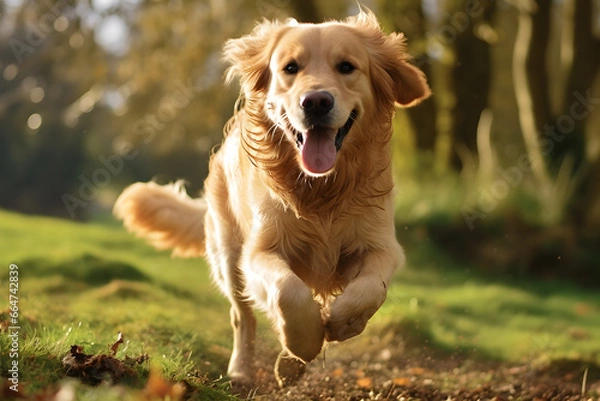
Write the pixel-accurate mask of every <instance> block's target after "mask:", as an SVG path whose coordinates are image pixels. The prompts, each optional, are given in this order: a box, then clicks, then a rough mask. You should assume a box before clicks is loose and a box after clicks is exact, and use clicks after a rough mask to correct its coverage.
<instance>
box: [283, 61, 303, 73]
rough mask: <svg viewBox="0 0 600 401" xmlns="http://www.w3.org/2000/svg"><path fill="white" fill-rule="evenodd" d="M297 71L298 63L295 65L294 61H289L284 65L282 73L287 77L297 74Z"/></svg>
mask: <svg viewBox="0 0 600 401" xmlns="http://www.w3.org/2000/svg"><path fill="white" fill-rule="evenodd" d="M299 69H300V68H299V67H298V63H296V62H295V61H290V62H289V63H287V64H286V65H285V67H283V71H284V72H285V73H286V74H289V75H294V74H297V73H298V70H299Z"/></svg>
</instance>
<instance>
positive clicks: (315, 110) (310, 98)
mask: <svg viewBox="0 0 600 401" xmlns="http://www.w3.org/2000/svg"><path fill="white" fill-rule="evenodd" d="M333 103H334V100H333V95H332V94H331V93H329V92H326V91H313V92H307V93H305V94H304V95H303V96H302V97H300V107H301V108H302V109H303V110H304V113H306V114H307V115H313V116H324V115H325V114H327V113H329V111H331V109H332V108H333Z"/></svg>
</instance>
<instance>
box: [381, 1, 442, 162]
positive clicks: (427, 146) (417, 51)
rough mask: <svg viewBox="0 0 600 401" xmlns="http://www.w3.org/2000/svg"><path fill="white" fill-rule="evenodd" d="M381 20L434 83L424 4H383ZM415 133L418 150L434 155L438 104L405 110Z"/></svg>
mask: <svg viewBox="0 0 600 401" xmlns="http://www.w3.org/2000/svg"><path fill="white" fill-rule="evenodd" d="M381 11H382V13H381V14H382V18H384V19H386V21H385V22H387V23H388V24H389V26H390V27H391V29H393V30H394V31H395V32H402V33H404V35H405V36H406V38H407V40H408V46H409V53H410V54H411V56H413V57H414V64H415V65H417V66H418V67H419V68H420V69H421V70H422V71H423V72H424V73H425V76H426V77H427V78H428V79H429V80H431V76H432V71H431V70H432V68H431V60H430V58H429V56H428V55H427V51H426V50H427V49H426V40H427V38H426V33H427V21H426V20H425V15H423V8H422V6H421V0H410V1H402V2H400V1H390V0H383V1H381ZM405 112H406V114H407V116H408V118H409V120H410V122H411V124H412V126H413V131H414V133H415V144H416V147H417V150H419V151H421V152H423V153H429V154H431V155H432V154H433V153H434V152H435V143H436V140H437V124H436V118H435V116H436V115H437V107H436V104H435V100H434V99H433V98H429V99H427V100H425V101H424V102H423V103H421V104H420V105H419V107H411V108H409V109H406V110H405Z"/></svg>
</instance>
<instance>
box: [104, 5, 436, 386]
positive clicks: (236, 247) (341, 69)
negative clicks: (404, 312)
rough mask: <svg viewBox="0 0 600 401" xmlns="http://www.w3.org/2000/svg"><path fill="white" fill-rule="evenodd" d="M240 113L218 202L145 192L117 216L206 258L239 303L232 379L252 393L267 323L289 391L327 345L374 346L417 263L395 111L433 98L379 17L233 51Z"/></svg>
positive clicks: (260, 34)
mask: <svg viewBox="0 0 600 401" xmlns="http://www.w3.org/2000/svg"><path fill="white" fill-rule="evenodd" d="M224 60H225V61H226V62H227V63H228V64H229V68H228V70H227V71H226V81H227V82H231V81H233V80H235V79H239V82H240V86H241V93H240V100H239V102H238V106H237V111H236V112H235V113H234V116H233V117H232V118H231V119H230V120H229V122H228V123H227V124H226V127H225V129H224V141H223V143H222V145H221V147H220V148H219V149H218V150H217V151H216V152H214V153H213V154H212V155H211V159H210V162H209V174H208V177H207V179H206V181H205V184H204V195H203V196H202V197H201V198H198V199H192V198H190V197H188V196H187V195H186V192H185V188H184V187H183V185H182V184H181V183H180V182H177V183H172V184H168V185H164V186H161V185H157V184H155V183H153V182H150V183H136V184H133V185H131V186H130V187H128V188H127V189H125V190H124V191H123V193H122V194H121V195H120V196H119V198H118V199H117V201H116V203H115V206H114V214H115V216H116V217H117V218H119V219H122V220H123V221H124V225H125V226H126V228H127V229H129V230H130V231H132V232H134V233H136V234H137V235H139V236H142V237H145V238H147V239H148V240H149V242H150V243H151V244H152V245H154V246H155V247H156V248H158V249H173V254H174V255H175V256H182V257H195V256H202V255H205V256H206V257H207V259H208V261H209V264H210V265H211V267H212V274H213V278H214V281H215V282H216V283H217V284H218V287H219V288H220V289H221V290H222V292H223V293H224V294H225V296H226V297H227V298H229V300H230V301H231V325H232V327H233V332H234V335H233V351H232V354H231V359H230V362H229V367H228V372H227V373H228V376H229V377H230V378H231V380H232V381H234V382H237V383H252V381H253V378H254V375H253V372H254V368H253V361H254V358H255V356H254V344H255V329H256V320H255V317H254V314H253V308H257V309H260V310H262V311H264V312H265V313H266V315H267V316H268V317H269V319H270V320H271V322H272V323H273V326H274V330H275V331H276V332H277V335H278V336H279V340H280V342H281V346H282V351H281V353H280V355H279V357H278V359H277V361H276V363H275V375H276V378H277V380H278V382H279V384H280V385H282V386H283V385H285V384H288V383H291V382H293V381H294V380H296V379H297V378H298V377H299V376H300V375H301V374H302V372H303V370H304V366H305V364H306V363H307V362H309V361H311V360H313V359H314V358H315V357H317V356H318V355H319V353H320V351H321V348H322V347H323V344H324V342H326V341H344V340H346V339H348V338H351V337H353V336H356V335H358V334H360V333H361V332H362V331H363V330H364V329H365V326H366V324H367V321H368V320H369V319H370V318H371V316H372V315H373V314H374V313H375V312H376V311H377V310H378V309H379V307H380V306H381V305H382V304H383V302H384V300H385V298H386V294H387V289H388V286H389V284H390V280H391V278H392V273H393V272H394V270H395V269H396V268H397V267H398V266H401V265H402V264H403V263H404V259H405V257H404V253H403V250H402V248H401V246H400V245H399V243H398V242H397V240H396V235H395V227H394V217H393V213H394V203H393V192H394V191H393V189H394V185H393V182H392V171H391V167H390V164H391V153H390V138H391V135H392V118H393V115H394V112H395V106H400V107H410V106H413V105H416V104H418V103H419V102H420V101H421V100H423V99H425V98H427V97H428V96H429V95H430V89H429V86H428V84H427V82H426V78H425V76H424V74H423V73H422V71H421V70H419V69H418V68H417V67H415V66H413V65H412V64H411V63H410V58H409V56H408V55H407V53H406V44H405V39H404V37H403V35H402V34H399V33H392V34H389V35H387V34H385V33H384V32H383V31H382V30H381V28H380V25H379V22H378V21H377V18H376V17H375V15H374V14H373V13H372V12H371V11H370V10H361V11H360V13H359V14H357V15H355V16H351V17H349V18H347V19H345V20H343V21H329V22H324V23H320V24H309V23H298V22H297V21H295V20H287V21H285V22H278V21H275V22H271V21H264V22H262V23H259V24H258V25H257V26H256V27H255V29H254V30H253V31H252V33H251V34H250V35H248V36H244V37H241V38H238V39H231V40H229V41H227V42H226V44H225V46H224Z"/></svg>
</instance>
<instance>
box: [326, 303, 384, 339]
mask: <svg viewBox="0 0 600 401" xmlns="http://www.w3.org/2000/svg"><path fill="white" fill-rule="evenodd" d="M376 311H377V308H376V307H372V308H367V309H364V310H362V311H360V312H359V313H357V311H344V310H339V308H338V310H336V308H332V312H331V314H330V315H329V317H328V318H327V319H326V320H325V339H326V340H327V341H344V340H347V339H349V338H351V337H354V336H357V335H359V334H360V333H362V332H363V331H364V329H365V327H366V326H367V322H368V321H369V319H370V318H371V316H373V314H374V313H375V312H376Z"/></svg>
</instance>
